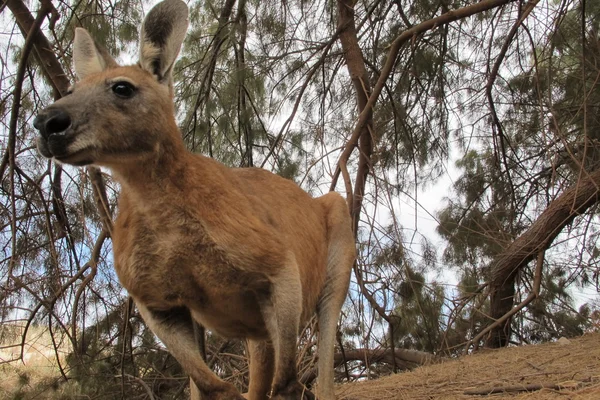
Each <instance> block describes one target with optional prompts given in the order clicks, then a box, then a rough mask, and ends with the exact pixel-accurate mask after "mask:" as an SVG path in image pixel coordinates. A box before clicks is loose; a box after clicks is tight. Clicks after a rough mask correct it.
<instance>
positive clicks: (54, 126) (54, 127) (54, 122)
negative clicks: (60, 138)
mask: <svg viewBox="0 0 600 400" xmlns="http://www.w3.org/2000/svg"><path fill="white" fill-rule="evenodd" d="M69 126H71V117H70V116H69V114H67V113H66V112H65V111H63V110H60V109H59V110H56V109H51V110H44V111H42V112H41V113H40V114H39V115H38V116H37V117H35V119H34V120H33V127H34V128H35V129H37V130H38V131H39V132H40V135H41V136H42V137H43V138H44V139H48V138H49V137H50V136H51V135H54V134H60V133H63V132H64V131H66V130H67V128H69Z"/></svg>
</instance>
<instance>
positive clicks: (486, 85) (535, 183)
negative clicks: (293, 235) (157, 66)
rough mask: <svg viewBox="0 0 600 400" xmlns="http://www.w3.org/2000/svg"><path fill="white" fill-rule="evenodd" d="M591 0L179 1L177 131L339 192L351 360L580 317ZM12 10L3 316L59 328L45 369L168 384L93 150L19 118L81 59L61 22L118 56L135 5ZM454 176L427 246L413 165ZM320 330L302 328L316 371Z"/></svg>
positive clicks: (425, 182) (444, 348) (587, 219)
mask: <svg viewBox="0 0 600 400" xmlns="http://www.w3.org/2000/svg"><path fill="white" fill-rule="evenodd" d="M596 3H597V2H593V1H582V0H559V1H547V0H545V1H532V2H528V3H523V2H521V3H517V2H515V1H510V0H484V1H481V2H477V3H473V2H470V1H465V0H455V1H450V2H449V1H441V0H411V1H410V2H397V1H373V2H352V1H347V0H339V1H337V2H335V3H331V2H325V1H317V2H311V3H306V2H280V3H273V2H258V1H252V0H250V1H248V0H237V1H236V0H223V1H214V0H198V1H194V2H192V3H190V7H191V26H190V30H189V32H188V37H187V39H186V43H185V46H184V49H183V52H182V57H181V58H180V60H179V62H178V63H177V65H176V71H175V76H176V87H175V100H176V103H177V104H178V109H177V112H178V121H179V123H180V127H181V131H182V134H183V136H184V139H185V141H186V143H187V144H188V146H189V148H190V149H192V150H194V151H198V152H202V153H204V154H208V155H210V156H212V157H214V158H216V159H218V160H220V161H222V162H224V163H226V164H228V165H230V166H243V167H248V166H259V167H264V168H268V169H271V170H273V171H276V172H277V173H279V174H281V175H283V176H286V177H288V178H291V179H294V180H295V181H296V182H297V183H299V184H300V185H301V186H302V187H303V188H304V189H306V190H308V191H309V192H311V193H312V194H314V195H319V194H322V193H324V192H326V191H328V190H338V191H340V192H342V193H344V194H345V196H346V198H347V201H348V206H349V211H350V212H351V213H352V216H353V219H354V224H355V225H354V228H355V232H356V237H357V246H358V249H359V258H358V260H357V263H356V266H355V269H354V280H353V284H352V287H351V290H350V294H349V298H348V302H347V305H346V307H345V310H344V317H343V318H342V320H341V325H340V340H339V344H340V347H339V349H338V352H339V353H338V355H337V356H336V360H337V361H339V363H340V365H339V366H338V367H337V368H338V369H337V371H338V374H337V377H338V379H339V380H340V381H344V380H352V379H359V378H361V377H363V376H370V377H373V376H378V375H381V374H384V373H388V372H389V371H392V370H394V369H395V370H401V369H403V368H405V367H406V368H409V367H412V366H414V365H417V364H419V362H420V361H416V362H415V359H410V360H408V358H410V357H408V356H406V354H408V353H406V351H408V350H420V351H425V352H431V353H435V354H444V355H450V356H454V355H456V354H458V353H459V352H460V350H461V349H462V348H461V346H463V347H464V345H465V344H467V343H469V342H470V341H471V340H473V339H476V340H474V345H475V348H476V347H478V346H480V345H482V344H487V345H490V346H501V345H506V344H508V343H511V342H515V343H522V342H537V341H543V340H551V339H553V338H556V337H558V336H561V335H576V334H579V333H581V332H583V331H586V330H589V329H592V325H591V321H593V319H594V318H596V317H595V315H596V314H595V313H597V310H596V308H597V307H595V306H594V305H593V304H581V302H580V301H578V299H577V298H574V297H573V292H574V288H575V290H576V289H577V288H581V287H586V288H590V287H596V288H597V287H598V283H597V281H598V276H599V274H598V266H597V264H598V263H597V258H598V255H599V254H600V252H599V251H598V249H597V246H596V238H597V235H598V227H597V217H596V209H597V206H596V204H597V187H598V177H597V176H596V175H597V174H598V169H597V162H598V148H597V137H596V135H597V132H598V129H599V128H600V120H599V119H598V115H599V113H598V111H599V110H598V108H599V104H600V91H599V89H598V81H599V80H598V64H599V59H600V58H599V57H600V44H599V43H600V42H599V39H600V37H599V36H598V35H599V34H598V32H599V27H598V24H599V23H600V22H599V21H600V6H599V5H598V4H596ZM4 10H5V12H4V14H3V16H4V18H5V20H6V21H7V24H6V26H7V28H5V29H7V30H10V32H11V35H10V36H7V37H10V39H7V41H6V42H3V44H2V45H1V48H2V53H1V54H2V69H1V70H0V93H1V95H2V101H1V102H0V113H1V116H2V121H3V123H4V126H5V129H4V130H3V131H2V133H0V135H2V139H3V140H2V143H3V144H5V145H4V146H3V147H2V146H0V148H1V150H2V152H3V154H2V162H1V164H0V204H1V207H0V226H1V227H2V229H1V230H0V248H1V249H2V252H3V258H2V261H0V274H1V276H2V282H3V285H2V288H1V291H0V293H1V295H0V299H1V301H2V303H1V306H0V310H1V313H2V321H3V323H8V322H12V323H18V322H21V323H23V324H24V325H25V326H31V325H32V324H37V325H44V326H47V327H48V329H49V332H50V333H51V334H52V337H54V338H55V341H56V343H59V342H60V341H61V340H62V339H65V340H66V341H68V342H69V343H70V345H71V347H72V349H73V352H72V354H71V356H69V357H68V359H66V360H65V359H64V358H60V357H58V358H59V361H60V365H61V372H62V381H65V382H69V383H68V384H65V383H62V384H61V385H59V389H58V390H63V389H64V390H66V388H68V389H69V390H73V391H76V392H77V391H79V392H78V393H83V392H85V391H87V392H86V393H87V394H94V393H101V392H103V393H106V396H108V397H110V396H113V395H114V396H116V397H119V396H121V397H123V396H125V397H133V396H138V395H139V396H145V395H148V393H151V394H153V395H159V396H161V398H180V397H182V396H183V394H184V393H185V390H186V389H185V385H186V384H185V379H184V377H183V376H182V371H181V370H180V369H179V368H178V367H177V366H176V365H175V364H174V363H173V360H172V358H170V357H169V356H168V354H167V353H166V352H165V350H164V348H162V345H161V344H160V343H158V342H156V340H155V339H154V338H153V336H152V335H151V334H150V333H149V331H147V330H146V329H145V328H144V326H143V324H141V321H140V320H139V317H138V316H137V312H136V310H135V308H132V307H131V304H130V303H129V302H128V299H127V295H126V293H123V291H122V289H121V288H120V286H119V284H118V282H117V280H116V277H115V274H114V272H113V269H112V258H111V242H110V230H111V215H112V212H113V211H114V209H115V208H116V207H117V197H118V191H119V188H118V187H117V186H116V185H115V184H114V183H113V182H112V181H111V180H110V178H109V177H107V176H105V175H104V174H103V173H102V171H99V170H96V169H89V170H88V171H80V170H76V169H73V168H70V167H65V168H62V167H60V166H57V165H55V164H51V163H46V162H43V161H42V160H41V159H40V158H39V157H38V156H37V155H36V154H35V148H34V143H35V133H34V132H33V129H32V127H31V123H32V118H33V116H34V115H35V114H36V112H37V110H38V109H39V108H41V107H43V106H45V105H47V104H49V103H50V102H51V101H52V99H53V98H58V97H59V96H61V95H63V94H64V93H66V91H67V88H68V85H69V82H70V81H71V80H73V78H74V76H73V73H72V72H71V60H70V57H71V41H72V37H73V36H72V35H73V27H74V26H79V25H82V26H84V27H86V28H88V29H89V30H91V31H92V32H93V34H94V36H95V37H96V38H97V39H98V40H99V41H101V42H104V44H105V45H106V46H107V47H108V48H109V50H110V51H111V52H112V53H113V54H116V55H119V54H120V55H121V57H122V58H123V59H126V58H129V57H128V49H129V48H130V45H131V44H132V41H134V40H135V39H136V37H137V32H136V27H137V26H139V21H140V20H141V17H142V15H143V13H144V7H143V6H142V4H140V3H134V2H129V1H127V0H123V1H117V2H106V1H102V0H95V1H88V0H86V1H83V2H74V3H71V2H51V1H50V0H43V1H42V2H41V3H40V4H37V3H35V4H26V3H23V2H22V1H21V0H9V1H8V2H7V3H6V7H5V9H4ZM10 24H12V26H10ZM582 94H585V95H582ZM448 164H450V166H449V165H448ZM456 175H458V177H457V178H455V179H453V181H452V183H453V190H451V191H450V192H447V193H443V194H439V193H433V194H428V195H427V196H439V197H440V198H441V197H442V196H443V195H445V196H447V198H446V200H445V203H444V205H443V207H442V209H440V210H437V211H436V210H433V209H430V210H428V212H429V215H430V216H433V217H435V219H436V222H435V224H436V225H437V231H438V232H439V235H440V236H441V237H442V238H443V240H444V242H443V245H440V244H439V240H438V239H437V238H436V237H435V236H432V235H431V234H430V233H428V232H427V230H426V229H423V226H422V224H421V223H420V221H422V219H421V218H422V214H421V213H420V212H419V213H417V212H416V211H417V210H419V208H420V207H421V205H422V204H423V203H422V200H423V198H422V197H423V195H422V192H421V190H422V189H423V188H427V187H432V185H434V184H435V183H436V182H440V181H444V180H447V179H448V177H449V176H450V177H451V178H452V177H453V176H456ZM406 203H409V204H410V205H409V206H405V204H406ZM410 213H413V214H417V215H415V220H414V222H413V221H410V220H409V219H408V218H406V217H405V216H406V215H407V214H410ZM444 247H445V248H444ZM442 253H443V254H442ZM540 254H542V255H543V256H540ZM540 260H541V261H540ZM536 272H539V274H537V275H536ZM453 273H455V274H456V277H451V278H453V279H455V282H456V286H455V287H449V286H448V285H446V284H445V283H444V282H443V281H444V279H447V278H448V277H449V275H452V274H453ZM532 294H533V295H534V296H533V297H531V295H532ZM523 303H526V304H523ZM515 304H519V305H522V307H524V308H523V309H519V310H520V311H519V312H515V311H516V310H517V309H516V308H515V307H514V305H515ZM509 312H511V313H515V314H514V315H510V317H509V318H506V317H505V316H506V315H508V314H507V313H509ZM497 321H501V322H500V323H498V322H497ZM315 329H316V327H315V326H314V324H313V325H311V326H309V327H307V329H306V331H305V333H304V335H303V336H302V339H301V341H300V344H301V347H302V351H301V352H300V354H301V360H300V361H299V362H300V364H301V370H302V371H303V373H304V375H303V376H304V378H303V382H305V383H307V384H308V385H310V384H311V383H312V382H313V380H314V369H313V366H314V347H313V346H314V344H315V338H314V332H315ZM482 332H483V333H484V334H485V332H489V333H490V335H489V339H488V340H487V341H486V340H485V339H486V338H485V337H484V336H481V333H482ZM26 339H27V333H26V330H25V333H24V334H23V341H25V340H26ZM206 345H207V359H208V362H209V364H211V366H212V367H213V368H214V370H215V371H216V372H217V373H218V374H219V375H220V376H222V377H224V378H225V379H230V380H232V381H234V382H236V384H238V386H239V387H240V388H242V389H243V388H244V385H246V384H247V380H246V378H245V375H244V374H245V367H244V360H245V349H244V346H243V345H242V344H239V343H233V342H229V341H224V340H221V339H219V338H217V337H216V336H214V335H212V334H211V333H210V332H209V333H207V335H206ZM224 353H227V355H225V354H224ZM365 356H366V357H367V358H368V360H367V361H374V364H373V365H371V364H370V363H369V362H363V361H360V360H359V359H364V357H365ZM361 357H362V358H361ZM402 357H406V358H407V360H405V359H403V358H402ZM424 359H425V358H420V360H421V361H423V360H424ZM423 362H424V361H423ZM115 376H118V377H115ZM62 381H61V382H62ZM70 385H72V386H70ZM108 389H110V390H108ZM109 393H110V394H109ZM148 396H149V395H148Z"/></svg>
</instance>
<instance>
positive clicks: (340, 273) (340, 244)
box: [317, 193, 356, 400]
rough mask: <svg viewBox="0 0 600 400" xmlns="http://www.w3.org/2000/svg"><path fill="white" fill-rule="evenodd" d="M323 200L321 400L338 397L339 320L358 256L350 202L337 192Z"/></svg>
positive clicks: (318, 314) (320, 336) (320, 347)
mask: <svg viewBox="0 0 600 400" xmlns="http://www.w3.org/2000/svg"><path fill="white" fill-rule="evenodd" d="M319 200H321V201H323V203H324V206H325V209H326V210H327V243H328V250H327V275H326V279H325V286H324V288H323V292H322V293H321V296H320V298H319V303H318V306H317V316H318V323H319V348H318V353H319V361H318V371H319V375H318V376H319V377H318V386H317V389H318V391H317V394H318V398H319V400H334V399H335V393H334V388H333V383H334V380H333V378H334V376H333V374H334V365H333V363H334V361H333V358H334V351H335V340H336V334H337V322H338V319H339V316H340V312H341V309H342V306H343V304H344V300H345V299H346V294H347V293H348V286H349V285H350V274H351V272H352V266H353V265H354V260H355V258H356V245H355V242H354V235H353V233H352V222H351V219H350V214H349V213H348V207H347V205H346V202H345V201H344V200H343V199H342V198H341V197H340V196H339V195H338V194H336V193H330V194H327V195H325V196H323V197H321V198H320V199H319Z"/></svg>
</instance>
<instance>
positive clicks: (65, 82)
mask: <svg viewBox="0 0 600 400" xmlns="http://www.w3.org/2000/svg"><path fill="white" fill-rule="evenodd" d="M41 3H42V6H43V7H44V9H45V10H46V11H45V12H46V14H48V13H52V14H56V10H55V8H54V6H53V5H52V3H51V2H50V1H49V0H44V1H42V2H41ZM6 5H7V6H8V8H9V9H10V10H11V12H12V14H13V15H14V17H15V20H16V21H17V25H19V28H20V29H21V32H23V35H24V36H26V35H27V33H28V32H30V31H31V32H32V38H31V40H32V45H33V49H34V54H35V55H36V58H37V59H38V64H39V65H40V66H41V68H42V72H43V76H44V77H45V78H46V80H47V82H49V84H50V85H51V87H52V88H53V91H54V99H55V100H58V99H59V98H60V97H62V96H63V95H64V94H65V93H67V91H68V89H69V86H70V82H69V79H68V75H67V74H66V73H65V71H64V70H63V68H62V66H61V64H60V62H59V61H58V59H57V57H56V54H55V52H54V49H53V47H52V45H51V44H50V42H49V41H48V39H47V38H46V36H45V35H44V34H43V32H41V31H40V29H39V28H38V29H34V30H33V31H32V30H31V28H32V27H33V26H34V23H35V19H34V18H33V16H32V15H31V12H30V11H29V9H28V8H27V6H26V5H25V4H24V3H23V1H22V0H7V2H6ZM94 170H95V167H90V168H89V169H88V171H94ZM61 172H62V169H60V168H57V169H56V173H55V175H54V181H55V182H57V181H60V179H61ZM0 176H1V175H0ZM90 179H91V181H92V184H93V187H94V190H95V191H96V190H99V189H101V188H105V185H104V181H103V178H102V175H101V174H100V172H97V173H91V174H90ZM57 195H58V197H56V196H57ZM53 196H54V198H53V201H55V202H56V203H57V204H61V203H64V201H63V200H62V193H60V192H58V193H57V191H56V190H53ZM97 196H98V197H99V198H107V196H106V192H105V191H104V193H97ZM54 211H55V215H56V217H57V219H58V220H59V221H64V218H62V217H63V216H62V215H61V214H60V207H59V208H58V209H55V210H54ZM99 212H100V215H101V219H102V220H103V222H106V221H110V220H111V217H110V215H109V214H106V209H105V208H104V207H101V208H99ZM56 213H58V214H56ZM65 230H66V229H65ZM108 232H110V230H108Z"/></svg>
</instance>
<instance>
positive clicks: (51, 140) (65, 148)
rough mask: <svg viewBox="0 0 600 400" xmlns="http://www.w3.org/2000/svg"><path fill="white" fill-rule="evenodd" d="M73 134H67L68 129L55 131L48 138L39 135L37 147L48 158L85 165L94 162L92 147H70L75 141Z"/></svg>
mask: <svg viewBox="0 0 600 400" xmlns="http://www.w3.org/2000/svg"><path fill="white" fill-rule="evenodd" d="M74 139H75V137H74V136H73V135H67V133H66V131H63V132H59V133H54V134H52V135H50V136H48V138H43V137H41V136H40V137H38V141H37V148H38V151H39V152H40V154H41V155H42V156H44V157H46V158H51V159H54V160H56V161H58V162H60V163H63V164H71V165H75V166H84V165H89V164H92V163H93V161H94V160H93V158H92V154H91V153H92V151H93V149H92V148H91V147H85V148H82V149H78V150H76V151H72V150H70V149H69V148H70V147H71V145H72V144H73V142H74Z"/></svg>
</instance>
